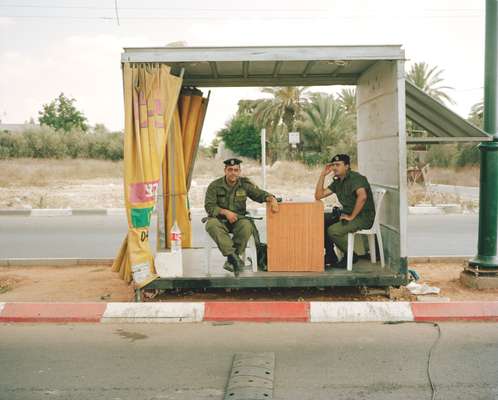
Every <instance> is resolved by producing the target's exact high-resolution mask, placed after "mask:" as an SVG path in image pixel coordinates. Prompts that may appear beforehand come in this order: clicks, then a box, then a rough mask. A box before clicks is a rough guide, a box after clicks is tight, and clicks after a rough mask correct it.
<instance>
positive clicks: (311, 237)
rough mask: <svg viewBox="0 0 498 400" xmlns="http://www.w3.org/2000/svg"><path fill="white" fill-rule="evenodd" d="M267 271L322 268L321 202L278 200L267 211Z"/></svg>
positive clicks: (321, 269)
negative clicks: (274, 210) (274, 209)
mask: <svg viewBox="0 0 498 400" xmlns="http://www.w3.org/2000/svg"><path fill="white" fill-rule="evenodd" d="M266 221H267V222H266V226H267V228H266V229H267V241H268V271H288V272H297V271H299V272H301V271H302V272H306V271H314V272H315V271H316V272H320V271H323V270H324V265H323V203H322V202H321V201H315V202H308V203H297V202H296V203H293V202H292V203H280V210H279V212H278V213H276V214H273V213H272V212H271V211H270V209H269V208H268V209H267V211H266Z"/></svg>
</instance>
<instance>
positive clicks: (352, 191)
mask: <svg viewBox="0 0 498 400" xmlns="http://www.w3.org/2000/svg"><path fill="white" fill-rule="evenodd" d="M328 188H329V189H330V190H331V191H332V192H333V193H335V194H336V195H337V198H338V199H339V201H340V202H341V204H342V207H343V210H342V211H343V213H345V214H348V215H349V214H351V213H352V212H353V209H354V206H355V204H356V197H357V196H356V190H358V189H359V188H364V189H365V190H366V191H367V201H366V202H365V205H364V206H363V208H362V209H361V211H360V213H359V214H358V215H357V216H356V218H359V219H361V220H365V221H370V222H371V223H373V220H374V218H375V204H374V201H373V195H372V189H371V188H370V184H369V183H368V180H367V178H366V177H364V176H363V175H361V174H360V173H358V172H355V171H351V170H349V171H348V172H347V174H346V176H345V177H344V179H343V180H341V179H339V178H335V179H334V180H333V181H332V183H331V184H330V185H329V187H328Z"/></svg>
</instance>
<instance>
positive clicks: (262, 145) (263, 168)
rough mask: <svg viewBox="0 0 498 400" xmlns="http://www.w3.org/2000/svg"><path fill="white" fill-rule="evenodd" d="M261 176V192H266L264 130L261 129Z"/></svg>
mask: <svg viewBox="0 0 498 400" xmlns="http://www.w3.org/2000/svg"><path fill="white" fill-rule="evenodd" d="M261 174H262V179H263V190H266V129H265V128H263V129H261Z"/></svg>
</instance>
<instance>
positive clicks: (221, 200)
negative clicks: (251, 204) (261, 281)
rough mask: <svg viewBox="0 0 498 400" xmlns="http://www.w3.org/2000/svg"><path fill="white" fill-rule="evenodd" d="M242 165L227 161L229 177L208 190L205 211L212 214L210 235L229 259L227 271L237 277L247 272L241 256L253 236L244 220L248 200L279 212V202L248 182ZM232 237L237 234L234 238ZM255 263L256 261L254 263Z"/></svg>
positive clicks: (250, 223) (234, 160)
mask: <svg viewBox="0 0 498 400" xmlns="http://www.w3.org/2000/svg"><path fill="white" fill-rule="evenodd" d="M241 162H242V161H241V160H239V159H237V158H230V159H228V160H225V161H224V164H225V176H223V177H221V178H218V179H216V180H215V181H213V182H211V183H210V185H209V186H208V188H207V192H206V198H205V200H204V208H205V209H206V212H207V213H208V219H207V222H206V231H207V232H208V233H209V235H210V236H211V237H212V238H213V240H214V241H215V242H216V244H217V245H218V248H219V249H220V251H221V253H222V254H223V255H224V256H225V257H227V263H225V265H224V267H223V268H225V269H226V270H227V271H230V272H233V273H234V274H235V276H238V275H239V273H240V272H241V271H242V270H243V269H244V262H243V261H242V260H241V259H240V255H241V254H242V253H243V252H244V251H245V249H246V245H247V242H248V240H249V238H250V237H251V234H252V227H253V225H252V222H251V221H250V220H248V219H247V218H243V216H244V215H245V214H246V200H247V197H249V198H250V199H252V200H254V201H257V202H258V203H263V202H267V203H269V204H270V205H271V210H272V212H277V211H278V204H277V199H276V198H275V196H273V195H272V194H270V193H268V192H265V191H264V190H261V189H260V188H258V187H257V186H256V185H254V184H253V183H252V182H251V181H250V180H249V179H248V178H246V177H242V176H240V173H241V168H240V163H241ZM229 233H233V238H231V237H230V235H229ZM254 262H255V261H254Z"/></svg>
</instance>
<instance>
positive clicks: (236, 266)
mask: <svg viewBox="0 0 498 400" xmlns="http://www.w3.org/2000/svg"><path fill="white" fill-rule="evenodd" d="M227 260H228V262H229V263H230V264H231V266H232V267H233V273H234V275H235V277H238V276H239V274H240V273H241V272H242V271H243V270H244V262H243V261H242V260H241V259H240V257H239V256H238V255H237V254H235V253H232V254H229V255H228V256H227ZM223 268H225V267H223ZM225 269H226V268H225Z"/></svg>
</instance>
